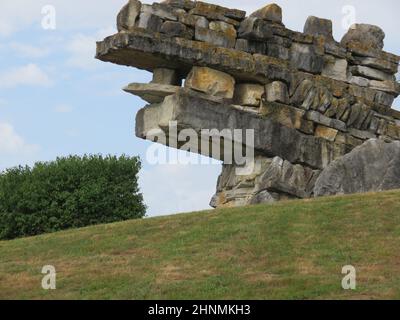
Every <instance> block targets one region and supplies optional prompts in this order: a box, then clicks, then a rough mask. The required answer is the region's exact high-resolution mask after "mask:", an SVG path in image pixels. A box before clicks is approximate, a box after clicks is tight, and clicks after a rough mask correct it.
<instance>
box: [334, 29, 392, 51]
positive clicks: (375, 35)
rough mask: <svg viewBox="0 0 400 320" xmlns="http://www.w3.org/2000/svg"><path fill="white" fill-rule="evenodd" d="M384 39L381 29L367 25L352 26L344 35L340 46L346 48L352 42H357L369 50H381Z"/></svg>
mask: <svg viewBox="0 0 400 320" xmlns="http://www.w3.org/2000/svg"><path fill="white" fill-rule="evenodd" d="M384 39H385V33H384V32H383V30H382V29H381V28H379V27H377V26H373V25H369V24H354V25H352V26H351V27H350V29H349V31H348V32H347V33H346V34H345V35H344V37H343V39H342V41H341V44H342V45H343V46H347V45H348V44H351V43H353V42H358V43H360V44H362V45H367V46H369V47H370V48H373V49H379V50H382V49H383V40H384Z"/></svg>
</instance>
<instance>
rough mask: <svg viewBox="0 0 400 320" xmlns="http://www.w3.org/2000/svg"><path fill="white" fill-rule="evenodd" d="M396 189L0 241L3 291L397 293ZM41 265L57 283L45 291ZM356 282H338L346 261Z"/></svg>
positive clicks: (162, 295)
mask: <svg viewBox="0 0 400 320" xmlns="http://www.w3.org/2000/svg"><path fill="white" fill-rule="evenodd" d="M399 199H400V191H391V192H385V193H379V194H364V195H354V196H345V197H332V198H321V199H316V200H306V201H292V202H281V203H278V204H274V205H259V206H253V207H245V208H234V209H224V210H215V211H206V212H199V213H191V214H182V215H176V216H169V217H162V218H153V219H145V220H141V221H128V222H123V223H115V224H110V225H101V226H94V227H88V228H83V229H79V230H70V231H66V232H59V233H55V234H49V235H43V236H38V237H33V238H26V239H18V240H13V241H6V242H0V298H2V299H14V298H23V299H31V298H33V299H43V298H50V299H60V298H63V299H97V298H102V299H281V298H282V299H331V298H332V299H353V298H354V299H371V298H374V299H387V298H397V299H399V298H400V250H399V246H400V200H399ZM44 265H54V266H55V267H56V270H57V290H53V291H44V290H42V289H41V279H42V276H43V275H42V274H41V273H40V272H41V269H42V267H43V266H44ZM345 265H353V266H354V267H356V269H357V290H355V291H345V290H343V289H342V288H341V281H342V278H343V275H342V274H341V270H342V267H343V266H345Z"/></svg>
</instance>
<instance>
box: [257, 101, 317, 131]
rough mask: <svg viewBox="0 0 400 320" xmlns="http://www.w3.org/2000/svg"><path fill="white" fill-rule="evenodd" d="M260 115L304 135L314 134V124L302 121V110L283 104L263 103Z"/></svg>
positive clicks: (303, 112)
mask: <svg viewBox="0 0 400 320" xmlns="http://www.w3.org/2000/svg"><path fill="white" fill-rule="evenodd" d="M261 114H262V115H263V116H264V117H266V118H268V119H271V120H274V121H276V122H279V123H280V124H282V125H284V126H285V127H288V128H292V129H297V130H299V131H301V132H303V133H305V134H313V133H314V124H313V122H311V121H308V120H306V119H304V114H305V111H304V110H300V109H297V108H293V107H290V106H287V105H284V104H280V103H275V102H266V101H263V103H262V104H261Z"/></svg>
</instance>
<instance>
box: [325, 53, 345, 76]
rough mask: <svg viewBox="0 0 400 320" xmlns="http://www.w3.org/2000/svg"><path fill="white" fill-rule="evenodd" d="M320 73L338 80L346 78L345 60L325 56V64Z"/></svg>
mask: <svg viewBox="0 0 400 320" xmlns="http://www.w3.org/2000/svg"><path fill="white" fill-rule="evenodd" d="M322 75H323V76H325V77H328V78H332V79H335V80H338V81H346V80H347V60H346V59H337V58H335V57H333V56H325V64H324V67H323V69H322Z"/></svg>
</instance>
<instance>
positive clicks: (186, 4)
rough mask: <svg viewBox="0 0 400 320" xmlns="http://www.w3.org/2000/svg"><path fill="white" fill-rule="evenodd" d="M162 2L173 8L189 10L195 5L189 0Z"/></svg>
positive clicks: (166, 0)
mask: <svg viewBox="0 0 400 320" xmlns="http://www.w3.org/2000/svg"><path fill="white" fill-rule="evenodd" d="M161 3H162V4H165V5H169V6H171V7H174V8H180V9H185V10H191V9H193V8H194V7H195V5H196V3H195V2H194V1H190V0H164V1H162V2H161Z"/></svg>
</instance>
